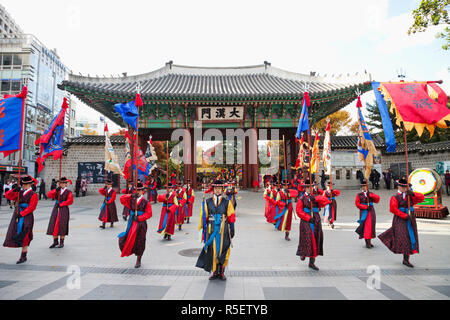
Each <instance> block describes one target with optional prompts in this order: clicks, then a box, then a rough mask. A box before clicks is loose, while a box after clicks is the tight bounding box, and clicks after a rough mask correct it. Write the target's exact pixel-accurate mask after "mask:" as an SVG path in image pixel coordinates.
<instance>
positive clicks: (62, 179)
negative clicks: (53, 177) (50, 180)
mask: <svg viewBox="0 0 450 320" xmlns="http://www.w3.org/2000/svg"><path fill="white" fill-rule="evenodd" d="M59 183H70V184H72V180H69V179H67V178H66V177H62V178H61V179H59Z"/></svg>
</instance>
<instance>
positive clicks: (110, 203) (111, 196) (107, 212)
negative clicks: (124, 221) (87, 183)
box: [98, 188, 119, 223]
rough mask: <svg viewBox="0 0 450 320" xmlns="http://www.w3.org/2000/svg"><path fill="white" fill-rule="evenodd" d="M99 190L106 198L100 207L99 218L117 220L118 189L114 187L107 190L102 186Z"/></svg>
mask: <svg viewBox="0 0 450 320" xmlns="http://www.w3.org/2000/svg"><path fill="white" fill-rule="evenodd" d="M98 192H99V193H100V194H101V195H102V196H105V200H104V201H103V204H102V207H101V208H100V215H99V216H98V220H100V221H102V222H105V223H106V222H117V221H119V218H117V208H116V202H115V200H116V191H114V189H113V188H111V190H109V192H108V193H107V190H106V189H105V188H101V189H100V190H98Z"/></svg>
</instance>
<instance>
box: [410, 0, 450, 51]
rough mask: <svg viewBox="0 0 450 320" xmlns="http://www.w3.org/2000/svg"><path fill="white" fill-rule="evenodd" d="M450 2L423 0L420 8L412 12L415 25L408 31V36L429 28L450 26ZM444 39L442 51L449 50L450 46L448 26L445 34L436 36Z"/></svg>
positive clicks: (447, 0) (441, 33) (444, 0)
mask: <svg viewBox="0 0 450 320" xmlns="http://www.w3.org/2000/svg"><path fill="white" fill-rule="evenodd" d="M449 4H450V0H422V2H421V3H420V5H419V7H418V8H417V9H416V10H414V11H413V12H412V14H413V17H414V23H413V25H412V26H411V27H410V28H409V29H408V35H411V33H416V32H424V31H425V30H426V29H427V28H428V27H429V26H432V25H433V26H437V25H442V24H444V25H449V24H450V19H449V17H448V12H447V9H448V6H449ZM436 37H437V38H441V39H444V41H445V42H444V44H443V45H442V49H444V50H448V49H449V45H450V28H449V27H448V26H447V27H446V28H445V29H444V31H443V32H440V33H438V34H437V35H436Z"/></svg>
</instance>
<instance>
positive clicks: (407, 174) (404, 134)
mask: <svg viewBox="0 0 450 320" xmlns="http://www.w3.org/2000/svg"><path fill="white" fill-rule="evenodd" d="M402 129H403V137H404V139H405V165H406V184H407V190H409V182H408V177H409V166H408V139H407V138H406V128H405V123H404V122H402ZM406 199H407V201H408V215H409V214H410V212H409V208H410V202H409V197H408V196H407V197H406Z"/></svg>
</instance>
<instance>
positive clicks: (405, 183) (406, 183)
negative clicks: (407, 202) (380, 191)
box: [398, 177, 409, 187]
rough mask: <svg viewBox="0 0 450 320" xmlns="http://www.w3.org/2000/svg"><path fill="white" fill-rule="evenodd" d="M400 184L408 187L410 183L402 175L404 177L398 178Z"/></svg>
mask: <svg viewBox="0 0 450 320" xmlns="http://www.w3.org/2000/svg"><path fill="white" fill-rule="evenodd" d="M398 185H399V186H400V187H407V186H409V183H408V181H407V180H406V178H405V177H402V178H400V179H398Z"/></svg>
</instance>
